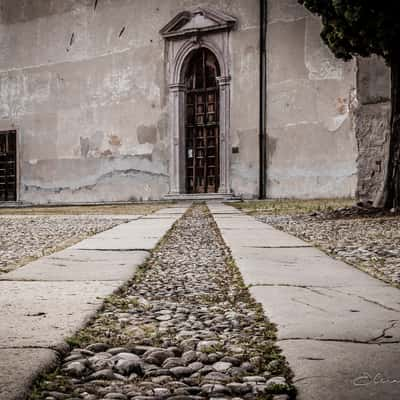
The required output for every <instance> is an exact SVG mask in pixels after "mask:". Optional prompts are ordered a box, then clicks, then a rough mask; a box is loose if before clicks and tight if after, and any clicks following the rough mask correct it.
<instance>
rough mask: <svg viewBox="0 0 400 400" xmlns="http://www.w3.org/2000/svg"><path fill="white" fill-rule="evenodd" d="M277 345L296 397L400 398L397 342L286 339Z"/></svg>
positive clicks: (311, 399) (310, 399) (334, 399)
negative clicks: (287, 364)
mask: <svg viewBox="0 0 400 400" xmlns="http://www.w3.org/2000/svg"><path fill="white" fill-rule="evenodd" d="M278 345H279V347H281V349H282V350H283V352H284V354H285V356H286V358H287V360H288V361H289V363H290V366H291V367H292V370H293V372H294V374H295V377H294V384H295V385H296V387H297V389H298V391H299V394H298V397H297V399H298V400H321V399H324V400H337V399H340V400H365V399H376V400H394V399H399V398H400V372H399V371H400V370H399V363H400V346H399V344H384V345H378V344H360V343H340V342H319V341H312V340H293V341H291V340H288V341H281V342H279V343H278Z"/></svg>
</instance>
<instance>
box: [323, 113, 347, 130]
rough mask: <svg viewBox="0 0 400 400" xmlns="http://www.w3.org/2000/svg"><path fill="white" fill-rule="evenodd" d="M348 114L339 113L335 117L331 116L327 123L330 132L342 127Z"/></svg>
mask: <svg viewBox="0 0 400 400" xmlns="http://www.w3.org/2000/svg"><path fill="white" fill-rule="evenodd" d="M348 116H349V115H348V114H344V115H337V116H335V117H333V118H331V119H330V120H329V121H328V123H327V128H328V131H329V132H335V131H337V130H339V129H340V128H341V126H342V125H343V124H344V122H345V121H346V120H347V118H348Z"/></svg>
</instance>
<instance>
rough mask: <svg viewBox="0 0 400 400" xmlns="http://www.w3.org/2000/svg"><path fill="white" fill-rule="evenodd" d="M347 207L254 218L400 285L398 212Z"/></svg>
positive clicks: (399, 219)
mask: <svg viewBox="0 0 400 400" xmlns="http://www.w3.org/2000/svg"><path fill="white" fill-rule="evenodd" d="M369 214H370V212H369V211H368V210H362V209H358V208H348V209H342V210H337V211H325V212H317V213H309V214H306V215H275V216H273V215H267V216H263V215H260V214H258V216H257V218H258V219H260V220H262V221H264V222H266V223H268V224H271V225H272V226H274V227H275V228H277V229H280V230H283V231H285V232H288V233H290V234H292V235H295V236H297V237H299V238H301V239H303V240H306V241H307V242H311V243H313V244H314V245H315V246H317V247H319V248H321V249H322V250H323V251H325V252H326V253H328V254H330V255H332V256H333V257H335V258H338V259H340V260H343V261H345V262H347V263H348V264H351V265H354V266H355V267H357V268H360V269H362V270H364V271H365V272H367V273H369V274H371V275H373V276H375V277H377V278H379V279H382V280H384V281H386V282H388V283H391V284H394V285H395V286H398V287H400V216H399V215H395V216H388V215H384V216H380V215H379V214H378V215H369Z"/></svg>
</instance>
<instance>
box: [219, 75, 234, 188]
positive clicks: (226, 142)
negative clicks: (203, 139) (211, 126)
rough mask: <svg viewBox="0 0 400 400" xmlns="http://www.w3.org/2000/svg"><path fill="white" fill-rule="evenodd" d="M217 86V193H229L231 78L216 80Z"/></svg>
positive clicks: (225, 77)
mask: <svg viewBox="0 0 400 400" xmlns="http://www.w3.org/2000/svg"><path fill="white" fill-rule="evenodd" d="M217 82H218V86H219V99H220V100H219V115H220V117H219V119H220V121H219V122H220V126H219V131H220V133H219V135H220V185H219V193H224V194H227V193H231V182H230V180H231V141H230V110H231V90H230V85H231V77H230V76H222V77H219V78H217Z"/></svg>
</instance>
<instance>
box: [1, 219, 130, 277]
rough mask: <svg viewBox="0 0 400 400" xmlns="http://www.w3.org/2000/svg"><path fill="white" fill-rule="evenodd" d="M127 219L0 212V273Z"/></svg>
mask: <svg viewBox="0 0 400 400" xmlns="http://www.w3.org/2000/svg"><path fill="white" fill-rule="evenodd" d="M128 220H129V219H127V218H120V217H117V216H80V215H79V216H78V215H77V216H72V215H69V216H54V215H51V216H40V215H30V216H29V215H14V216H0V273H4V272H8V271H11V270H13V269H15V268H17V267H18V266H21V265H23V264H26V263H27V262H29V261H32V260H34V259H36V258H39V257H42V256H44V255H46V254H50V253H53V252H55V251H58V250H61V249H62V248H65V247H68V246H70V245H72V244H74V243H77V242H79V241H80V240H83V239H84V238H86V237H88V236H91V235H94V234H96V233H99V232H102V231H104V230H107V229H111V228H113V227H114V226H116V225H119V224H121V223H125V222H127V221H128Z"/></svg>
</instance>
